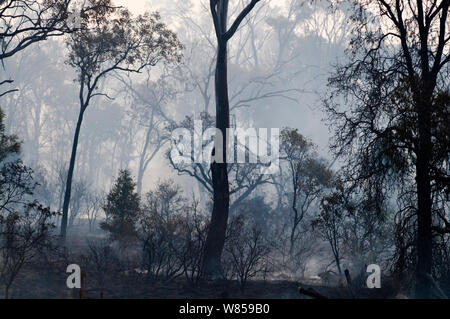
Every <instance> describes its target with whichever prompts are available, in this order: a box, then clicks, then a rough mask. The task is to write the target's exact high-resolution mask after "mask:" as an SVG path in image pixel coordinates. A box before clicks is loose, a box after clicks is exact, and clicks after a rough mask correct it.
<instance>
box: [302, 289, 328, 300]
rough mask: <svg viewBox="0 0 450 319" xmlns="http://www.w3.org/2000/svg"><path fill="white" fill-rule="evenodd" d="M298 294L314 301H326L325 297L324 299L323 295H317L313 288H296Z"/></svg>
mask: <svg viewBox="0 0 450 319" xmlns="http://www.w3.org/2000/svg"><path fill="white" fill-rule="evenodd" d="M298 292H299V293H300V294H301V295H305V296H308V297H311V298H314V299H328V298H327V297H325V296H324V295H322V294H320V293H318V292H317V291H316V290H314V289H313V288H308V289H304V288H302V287H299V288H298Z"/></svg>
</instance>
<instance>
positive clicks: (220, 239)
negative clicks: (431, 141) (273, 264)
mask: <svg viewBox="0 0 450 319" xmlns="http://www.w3.org/2000/svg"><path fill="white" fill-rule="evenodd" d="M226 2H227V1H223V3H222V5H221V6H220V8H219V11H218V16H219V19H220V23H221V25H222V27H223V29H225V28H226V19H227V9H228V8H227V7H228V3H226ZM215 90H216V128H217V129H218V130H220V131H221V132H222V137H223V139H222V141H216V148H215V154H214V156H215V158H214V161H213V162H212V164H211V177H212V184H213V190H214V194H213V200H214V204H213V211H212V215H211V223H210V230H209V232H208V236H207V238H206V243H205V261H204V262H205V267H204V271H205V275H206V277H210V278H217V277H222V276H223V271H222V265H221V256H222V251H223V247H224V244H225V233H226V229H227V224H228V215H229V208H230V190H229V183H228V171H227V163H226V160H225V159H226V156H227V153H226V145H227V128H229V127H230V106H229V98H228V68H227V41H226V40H222V39H218V49H217V65H216V74H215ZM216 138H220V136H216ZM217 147H222V151H220V150H219V149H217ZM220 157H221V158H220Z"/></svg>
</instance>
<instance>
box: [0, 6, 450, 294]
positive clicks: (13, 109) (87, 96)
mask: <svg viewBox="0 0 450 319" xmlns="http://www.w3.org/2000/svg"><path fill="white" fill-rule="evenodd" d="M70 2H71V1H63V0H58V1H51V0H45V1H37V0H36V1H27V0H22V1H12V0H8V1H0V8H1V11H0V14H1V19H0V25H1V28H2V29H1V32H2V33H1V41H2V44H3V46H2V48H3V49H2V55H0V58H1V61H2V66H1V68H2V72H1V77H0V82H1V83H0V84H1V85H0V94H2V95H1V97H0V106H1V110H2V113H1V117H0V120H1V122H0V134H1V142H0V162H1V170H2V174H1V178H0V201H1V205H0V209H1V211H0V287H2V288H3V289H4V294H5V297H6V298H8V297H19V298H20V297H30V296H31V297H60V298H61V297H71V295H70V293H71V292H70V291H69V290H68V289H67V288H66V287H65V279H64V278H65V276H66V274H65V270H66V267H67V266H68V265H69V264H78V265H80V267H81V269H82V270H83V276H84V277H83V278H85V279H83V285H85V292H84V293H85V294H92V296H94V297H98V296H103V295H106V296H109V297H145V296H148V297H164V292H162V291H163V289H162V290H161V294H162V295H147V294H146V293H147V292H146V289H147V288H148V287H152V289H153V291H158V290H157V289H156V288H155V287H175V288H174V289H175V290H177V289H178V290H179V291H182V292H181V293H179V295H176V296H177V297H185V296H191V295H192V294H193V295H194V296H196V295H195V293H193V292H192V291H199V293H198V294H199V296H202V293H204V294H206V296H208V292H203V291H204V290H202V289H206V291H209V290H208V289H210V288H209V286H208V287H207V288H205V286H204V285H205V282H207V283H209V282H210V281H211V280H214V281H216V279H217V278H215V277H216V276H217V275H219V277H220V280H219V283H218V285H219V287H220V289H218V290H217V291H219V292H220V293H221V294H222V295H220V296H222V297H224V296H228V294H230V293H231V294H232V295H233V296H235V294H239V296H241V295H245V292H246V291H249V287H253V289H259V288H255V287H254V286H252V285H254V284H255V283H256V282H259V283H261V285H263V287H265V288H264V289H265V290H264V291H270V289H271V288H270V287H271V286H270V285H276V283H280V282H284V286H283V285H281V286H280V287H281V288H280V287H278V286H277V287H276V288H273V289H274V291H276V292H269V293H268V295H269V296H276V297H280V296H287V297H293V296H295V297H301V295H300V294H298V292H297V291H296V290H295V291H294V292H292V294H289V293H288V292H286V291H290V290H292V287H291V286H290V283H294V282H295V283H297V282H301V283H302V285H303V284H304V285H310V286H315V287H316V290H318V291H319V292H320V293H322V294H328V295H329V296H337V297H349V296H350V297H365V296H367V295H368V294H369V292H368V290H367V287H366V279H367V276H368V275H369V274H368V273H367V266H368V265H373V264H375V265H379V266H380V267H381V270H382V278H383V289H382V292H380V293H379V295H377V297H390V298H393V297H396V296H400V295H401V296H407V297H414V296H418V297H427V298H428V297H432V298H445V297H446V296H450V243H449V239H450V237H449V233H450V219H449V217H450V216H449V214H450V212H449V201H448V190H449V188H448V185H449V171H450V160H449V145H450V144H449V138H450V131H449V126H448V118H449V112H450V95H449V81H448V78H449V77H448V74H447V73H448V63H449V62H450V61H449V60H450V58H449V54H450V52H449V47H450V46H449V42H450V32H449V28H450V22H449V21H450V19H449V18H448V11H449V5H450V4H449V1H447V0H443V1H373V2H372V3H371V2H370V1H325V0H317V1H300V0H283V1H265V0H261V1H255V0H253V1H251V0H233V1H224V0H219V1H214V0H211V1H186V0H182V1H178V0H176V1H171V2H170V3H167V2H166V1H164V2H158V1H151V2H148V3H147V4H146V5H144V4H141V2H140V1H126V2H125V1H122V2H120V1H119V2H117V3H116V2H114V1H112V2H110V1H107V0H90V1H84V2H83V1H78V2H77V1H72V3H70ZM69 3H70V5H74V6H75V7H78V8H80V11H79V12H81V15H80V17H79V19H80V21H78V20H77V19H75V22H77V21H78V22H80V26H76V25H75V26H74V24H73V23H68V21H69V20H70V19H71V18H73V15H71V12H69V10H71V9H69V8H72V7H70V6H69ZM119 5H122V7H118V6H119ZM31 8H33V10H32V9H31ZM227 8H228V10H227ZM21 10H23V12H24V13H25V16H27V15H28V18H26V19H24V18H23V16H22V15H20V14H18V13H17V12H22V11H21ZM128 10H130V11H128ZM144 12H148V13H146V14H144ZM156 12H157V13H156ZM14 14H16V15H17V16H14ZM36 14H37V15H38V16H36ZM40 14H42V17H45V18H43V20H42V21H45V22H42V21H41V20H40V19H41V18H40ZM227 14H228V18H227ZM46 19H47V20H46ZM30 21H31V22H30ZM36 21H38V22H36ZM227 21H228V25H227ZM233 21H235V22H240V23H239V24H236V29H233V28H234V26H235V25H234V24H233ZM72 22H73V21H72ZM214 22H217V24H214ZM27 23H28V24H29V23H31V24H32V26H33V28H31V31H30V30H21V29H20V27H21V26H23V28H25V26H27ZM41 23H42V24H45V26H43V25H42V24H41ZM221 24H222V26H221ZM223 24H224V25H223ZM223 27H226V28H229V29H225V31H226V30H229V31H228V32H225V31H224V30H223ZM14 28H16V29H14ZM14 30H15V31H16V32H14ZM220 30H222V31H223V33H222V34H221V33H220V32H221V31H220ZM19 31H20V32H19ZM29 39H35V41H32V42H31V43H29V45H28V44H27V41H29ZM24 43H25V44H26V45H23V44H24ZM221 43H222V44H221ZM21 45H23V47H21ZM225 47H226V48H227V50H228V52H227V54H225V55H224V51H223V50H226V49H224V48H225ZM225 52H226V51H225ZM223 57H225V58H224V59H223V61H226V62H227V65H226V67H227V69H226V68H225V69H221V68H223V65H221V63H220V61H221V58H223ZM225 64H226V63H225ZM221 70H222V71H223V70H225V72H224V73H221ZM221 74H227V75H228V78H227V79H226V81H225V82H220V81H222V80H223V78H221V76H220V75H221ZM218 81H219V82H218ZM218 83H219V84H218ZM220 83H222V85H221V84H220ZM223 83H225V84H227V85H228V91H227V99H228V100H227V101H225V100H224V97H225V94H223V93H224V92H222V91H221V90H222V89H224V87H226V85H223ZM3 92H4V93H3ZM225 102H226V103H225ZM225 106H226V107H225ZM222 107H225V109H227V108H228V111H229V112H228V114H227V112H225V113H223V109H221V108H222ZM221 110H222V111H221ZM196 120H200V121H202V123H203V130H206V129H207V128H210V127H216V126H217V127H218V128H220V125H221V123H223V124H224V125H225V127H239V128H240V127H242V128H249V127H253V128H279V129H280V131H281V134H280V168H281V169H280V172H279V173H278V174H272V175H265V174H262V173H261V165H260V164H228V165H225V166H221V165H217V164H216V166H215V164H213V165H212V166H209V164H206V163H194V164H180V163H178V162H176V161H174V160H173V158H172V157H171V156H172V155H171V152H170V151H171V147H172V145H173V141H172V139H171V134H172V132H173V131H174V130H175V129H176V128H187V129H189V130H190V131H194V129H195V125H194V123H195V121H196ZM227 121H228V122H227ZM74 134H75V139H74ZM192 156H194V154H193V155H192ZM220 172H222V173H224V174H225V175H226V179H223V174H221V173H220ZM221 176H222V177H221ZM225 182H226V184H225ZM225 186H226V187H225ZM223 189H226V190H227V191H226V196H224V197H221V196H220V194H222V193H223V192H222V191H221V190H223ZM219 193H220V194H219ZM221 201H224V202H226V205H225V204H221V203H222V202H221ZM225 208H226V209H225ZM211 213H213V219H212V222H211ZM214 216H217V218H216V217H214ZM223 216H225V217H226V218H225V219H224V218H223ZM221 223H222V224H223V225H225V226H226V228H224V227H222V228H221V226H220V224H221ZM214 229H216V231H214ZM221 231H223V236H222V239H221V238H220V234H221ZM214 236H215V237H214ZM221 240H222V241H223V242H222V243H221ZM216 257H217V258H218V259H219V260H217V258H216ZM214 258H216V259H214ZM211 268H214V271H212V270H211ZM346 270H347V271H346ZM37 274H39V275H37ZM346 274H347V277H346ZM212 277H214V278H212ZM350 277H351V280H350ZM141 279H145V280H144V281H143V280H141ZM29 280H35V282H36V286H35V287H36V290H35V291H34V292H30V291H28V289H26V288H25V287H26V285H27V284H26V283H27V282H29ZM180 282H182V284H181V285H182V287H183V288H179V287H178V286H177V285H178V284H179V283H180ZM138 283H139V285H142V287H141V286H139V285H138ZM143 283H145V284H143ZM265 284H267V285H268V286H267V287H269V288H267V287H266V286H264V285H265ZM174 285H175V286H174ZM202 285H203V286H202ZM233 285H236V287H237V288H236V289H238V291H239V292H230V291H234V290H233V288H232V287H234V286H233ZM133 286H134V287H137V286H139V289H137V288H136V290H135V291H136V293H137V291H138V292H139V294H140V295H130V287H133ZM186 287H187V288H186ZM273 287H275V286H273ZM333 287H334V289H335V290H333V289H331V288H333ZM155 289H156V290H155ZM280 289H281V292H280ZM283 289H284V290H285V291H283ZM250 291H251V289H250ZM373 293H374V292H373V291H370V294H373ZM183 294H184V295H183ZM318 294H319V293H318ZM220 296H218V297H220ZM257 297H261V296H258V295H257Z"/></svg>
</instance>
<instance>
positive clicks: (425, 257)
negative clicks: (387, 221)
mask: <svg viewBox="0 0 450 319" xmlns="http://www.w3.org/2000/svg"><path fill="white" fill-rule="evenodd" d="M428 100H431V99H428ZM430 108H431V103H429V104H428V103H423V102H422V103H420V105H419V112H418V124H419V130H418V131H419V149H418V152H417V153H418V154H417V165H416V182H417V205H418V216H417V274H416V276H417V277H416V280H417V282H416V297H418V298H430V294H431V290H430V289H431V284H430V282H429V280H428V278H429V276H431V274H432V265H433V256H432V250H433V249H432V248H433V247H432V244H433V243H432V200H431V177H430V162H431V153H432V142H431V131H430V127H431V123H430V122H431V121H430Z"/></svg>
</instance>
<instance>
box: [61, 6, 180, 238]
mask: <svg viewBox="0 0 450 319" xmlns="http://www.w3.org/2000/svg"><path fill="white" fill-rule="evenodd" d="M83 18H84V19H83V21H85V23H86V26H85V27H83V28H82V29H80V30H78V31H76V32H74V33H73V34H71V35H70V38H69V39H68V40H67V46H68V48H69V56H68V60H67V63H68V64H69V65H70V66H72V67H73V68H75V70H76V71H77V73H78V79H77V80H78V82H79V84H80V91H79V102H80V112H79V116H78V122H77V126H76V129H75V136H74V141H73V145H72V153H71V157H70V164H69V170H68V176H67V183H66V190H65V196H64V204H63V216H62V221H61V237H62V240H64V239H65V237H66V230H67V219H68V213H69V203H70V196H71V187H72V178H73V172H74V168H75V158H76V154H77V147H78V139H79V135H80V130H81V124H82V122H83V117H84V114H85V112H86V109H87V108H88V106H89V103H90V102H91V100H92V98H94V97H96V96H106V97H107V95H106V94H105V93H103V92H101V91H100V90H99V85H100V82H101V81H102V80H104V79H105V78H106V77H107V76H108V75H110V74H111V73H112V72H127V73H130V72H132V73H139V72H140V71H141V70H142V69H144V68H145V67H147V66H154V65H156V64H157V63H159V62H160V61H165V62H175V61H179V60H180V58H181V53H180V50H181V49H182V45H181V44H180V42H179V41H178V39H177V36H176V35H175V34H174V33H173V32H171V31H170V30H169V29H167V27H166V25H165V24H164V23H162V22H161V17H160V16H159V14H157V13H153V14H149V13H145V14H144V15H139V16H138V17H136V18H133V17H132V16H131V14H130V12H129V11H128V10H126V9H117V8H112V7H111V6H109V5H108V6H104V7H103V10H100V11H97V12H95V14H90V15H86V16H84V17H83Z"/></svg>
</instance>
